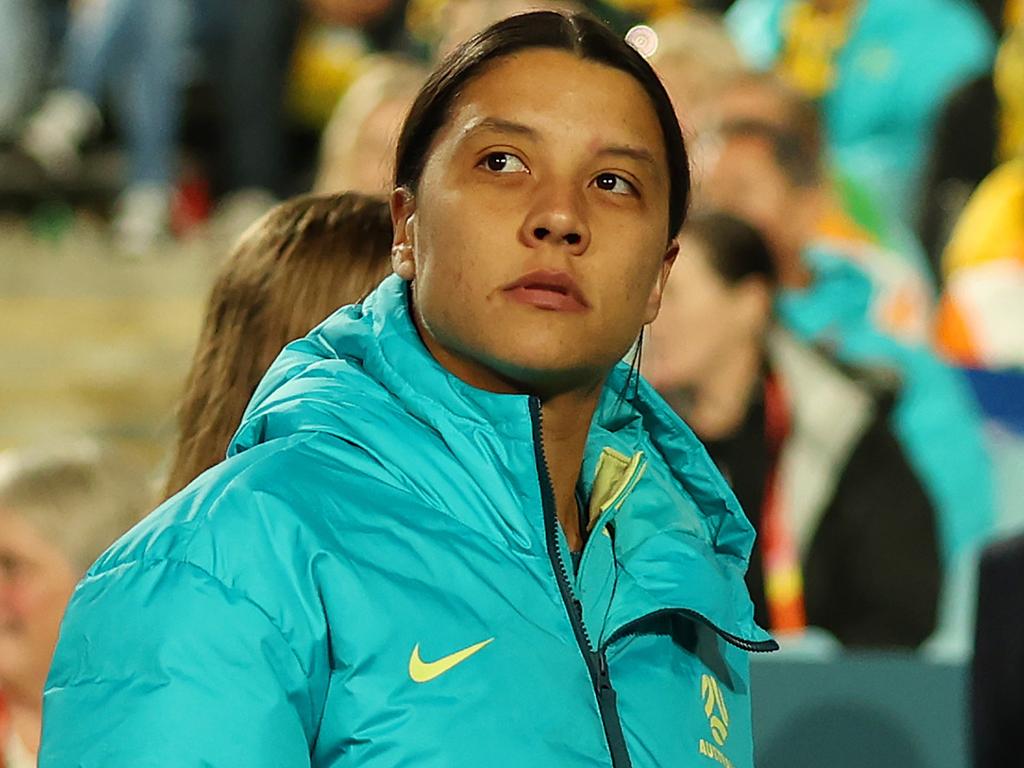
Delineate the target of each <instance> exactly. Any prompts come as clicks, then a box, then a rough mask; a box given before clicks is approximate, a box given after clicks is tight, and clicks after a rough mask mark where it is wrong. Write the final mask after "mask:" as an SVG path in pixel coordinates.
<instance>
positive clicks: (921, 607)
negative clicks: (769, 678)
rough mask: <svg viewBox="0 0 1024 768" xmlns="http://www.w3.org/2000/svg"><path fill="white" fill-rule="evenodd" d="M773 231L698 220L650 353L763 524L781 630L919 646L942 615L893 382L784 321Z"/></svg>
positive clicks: (764, 618)
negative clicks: (881, 383)
mask: <svg viewBox="0 0 1024 768" xmlns="http://www.w3.org/2000/svg"><path fill="white" fill-rule="evenodd" d="M775 284H776V276H775V268H774V266H773V262H772V258H771V255H770V254H769V251H768V248H767V246H766V245H765V242H764V240H763V239H762V238H761V237H760V236H759V235H758V234H757V232H756V231H755V230H754V229H753V228H752V227H750V226H749V225H747V224H746V223H745V222H743V221H740V220H739V219H736V218H734V217H732V216H730V215H728V214H724V213H712V214H707V215H704V216H701V217H698V218H696V219H694V220H692V221H691V222H689V223H688V225H687V227H686V228H685V229H684V230H683V236H682V238H681V253H680V257H679V261H678V263H677V264H676V266H675V269H674V270H673V273H672V276H671V278H670V279H669V282H668V285H667V286H666V289H665V297H664V302H663V303H662V311H661V313H660V314H659V316H658V320H657V321H656V322H655V323H654V325H653V327H652V329H651V337H650V339H649V340H648V344H647V346H646V349H645V352H646V353H647V354H648V362H649V366H648V374H649V376H650V380H651V383H652V384H654V386H655V387H656V388H657V389H658V390H659V391H660V392H661V393H662V394H663V395H664V396H665V397H666V399H667V400H668V401H669V402H670V403H671V404H672V406H673V407H674V408H675V409H676V411H677V412H678V413H680V414H681V415H683V416H685V418H686V420H687V423H688V424H690V425H691V426H692V427H693V429H694V431H695V432H696V433H697V435H699V436H700V438H701V439H702V440H703V441H704V444H705V445H706V446H707V448H708V451H709V452H710V454H711V457H712V458H713V459H714V460H715V462H716V464H718V466H719V468H720V469H721V470H722V471H723V473H724V474H725V475H726V477H727V478H729V481H730V484H731V485H732V487H733V490H734V491H735V492H736V495H737V496H738V497H739V500H740V502H741V503H742V505H743V508H744V510H746V512H747V514H748V515H749V516H750V519H751V522H752V523H753V524H754V527H755V528H756V529H757V532H758V546H757V549H756V551H755V552H754V555H753V557H752V559H751V567H750V570H749V572H748V574H747V583H748V584H749V586H750V592H751V594H752V596H753V597H754V605H755V607H756V610H755V616H756V617H757V619H758V621H759V622H762V623H764V624H765V625H769V626H770V627H771V628H772V630H773V631H777V632H795V631H799V630H802V629H803V628H804V627H805V626H806V625H813V626H817V627H822V628H824V629H827V630H828V631H830V632H831V633H832V634H834V635H835V636H836V637H837V638H838V639H839V640H840V641H842V642H843V643H844V644H847V645H855V646H886V647H889V646H905V647H914V646H917V645H919V644H920V643H921V642H922V641H923V640H924V639H925V638H926V637H927V636H928V635H929V634H930V633H931V631H932V629H933V628H934V626H935V613H936V603H937V599H938V589H939V584H940V566H939V556H938V551H937V534H936V524H935V514H934V510H933V509H932V506H931V504H930V503H929V501H928V498H927V496H926V495H925V493H924V491H923V490H922V486H921V483H920V481H919V480H918V478H917V477H916V475H915V474H914V472H913V470H912V469H911V468H910V466H909V464H908V463H907V460H906V458H905V456H904V455H903V453H902V451H901V450H900V447H899V444H898V443H897V441H896V439H895V438H894V436H893V434H892V431H891V429H890V427H889V421H888V417H889V410H890V408H889V406H888V404H887V402H886V401H887V399H888V400H890V401H891V396H889V397H888V398H887V393H885V392H884V391H882V390H881V389H880V388H879V387H878V386H876V385H872V383H871V382H869V381H868V380H867V378H866V377H865V376H864V375H859V376H858V375H856V374H854V372H852V371H850V370H847V369H842V368H840V367H839V366H838V365H837V364H836V363H835V362H833V361H832V360H830V359H829V358H828V357H826V356H825V355H824V354H823V353H821V352H820V351H818V350H816V349H814V348H811V347H808V346H806V345H805V344H802V343H800V342H798V341H797V340H796V339H794V338H793V337H792V336H790V335H789V334H787V333H786V332H784V331H782V330H781V329H778V328H775V327H774V326H773V324H772V319H771V317H772V299H773V295H774V287H775Z"/></svg>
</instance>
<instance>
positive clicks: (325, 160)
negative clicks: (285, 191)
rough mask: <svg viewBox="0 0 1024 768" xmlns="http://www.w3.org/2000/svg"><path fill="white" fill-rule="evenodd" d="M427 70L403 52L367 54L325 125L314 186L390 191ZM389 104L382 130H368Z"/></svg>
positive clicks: (318, 188)
mask: <svg viewBox="0 0 1024 768" xmlns="http://www.w3.org/2000/svg"><path fill="white" fill-rule="evenodd" d="M427 74H428V73H427V70H426V68H425V67H423V66H422V65H421V64H419V63H417V62H415V61H413V60H411V59H408V58H405V57H402V56H395V55H388V54H379V55H376V56H369V57H367V59H366V61H365V62H364V64H363V65H362V71H361V72H360V74H359V75H358V76H356V78H355V80H353V81H352V84H351V85H350V86H349V87H348V90H346V91H345V95H344V96H342V97H341V99H340V100H339V102H338V104H337V106H336V107H335V108H334V112H333V113H332V114H331V119H330V120H329V121H328V123H327V127H326V128H325V129H324V133H323V138H322V139H321V143H320V164H319V168H318V170H317V177H316V182H315V183H314V185H313V189H314V191H316V192H339V191H342V190H349V191H355V192H363V193H367V194H382V193H384V192H387V191H390V185H391V178H392V176H393V173H392V167H391V166H392V164H393V163H394V154H395V144H396V143H397V141H398V133H399V131H400V130H401V127H402V120H403V119H404V117H405V113H406V112H408V111H409V107H411V106H412V102H413V99H415V98H416V94H417V92H418V91H419V89H420V86H421V85H422V84H423V81H424V80H426V77H427ZM389 107H391V108H392V112H393V114H390V115H388V114H384V116H383V117H384V120H385V122H386V123H387V125H386V126H384V130H383V131H382V132H381V131H374V132H373V133H372V134H371V135H369V136H367V135H365V133H364V131H365V128H366V127H367V125H368V123H369V121H370V120H372V119H374V117H375V116H377V115H379V114H380V110H382V109H383V110H387V109H388V108H389ZM371 127H376V126H371Z"/></svg>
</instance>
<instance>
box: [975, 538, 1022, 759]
mask: <svg viewBox="0 0 1024 768" xmlns="http://www.w3.org/2000/svg"><path fill="white" fill-rule="evenodd" d="M1021 584H1024V534H1018V535H1016V536H1014V537H1012V538H1009V539H1006V540H1004V541H999V542H996V543H994V544H991V545H990V546H988V547H987V548H986V549H985V551H984V552H983V553H982V556H981V562H980V567H979V575H978V594H977V615H976V620H975V627H974V654H973V657H972V659H971V687H970V688H971V689H970V696H971V722H970V725H971V752H972V756H973V758H974V761H973V763H972V766H973V768H1004V766H1010V765H1017V764H1018V763H1019V762H1020V751H1021V750H1020V725H1021V723H1022V722H1024V591H1021V588H1020V585H1021Z"/></svg>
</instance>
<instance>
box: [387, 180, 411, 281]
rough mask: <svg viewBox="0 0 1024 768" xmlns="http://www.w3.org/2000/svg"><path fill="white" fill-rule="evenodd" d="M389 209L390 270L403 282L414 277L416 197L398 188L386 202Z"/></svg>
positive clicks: (405, 189) (407, 190)
mask: <svg viewBox="0 0 1024 768" xmlns="http://www.w3.org/2000/svg"><path fill="white" fill-rule="evenodd" d="M388 204H389V207H390V208H391V225H392V229H393V230H394V235H393V236H392V240H391V268H392V269H393V270H394V271H395V274H396V275H398V276H399V277H401V278H402V279H403V280H412V279H413V278H414V277H415V276H416V260H415V255H416V248H415V240H416V238H415V234H414V232H415V224H414V220H415V215H416V197H415V196H414V195H413V193H412V192H411V191H410V190H409V189H407V188H406V187H398V188H397V189H395V191H394V192H392V193H391V197H390V199H389V200H388Z"/></svg>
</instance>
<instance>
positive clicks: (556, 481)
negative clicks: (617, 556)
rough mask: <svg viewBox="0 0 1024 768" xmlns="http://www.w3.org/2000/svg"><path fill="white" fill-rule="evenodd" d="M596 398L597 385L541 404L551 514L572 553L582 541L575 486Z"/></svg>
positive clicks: (597, 396)
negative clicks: (553, 501)
mask: <svg viewBox="0 0 1024 768" xmlns="http://www.w3.org/2000/svg"><path fill="white" fill-rule="evenodd" d="M600 396H601V387H600V386H597V387H595V388H592V389H585V390H578V391H571V392H566V393H564V394H560V395H555V396H552V397H548V398H545V399H544V401H543V404H542V408H543V411H544V431H543V439H544V457H545V459H547V465H548V473H549V475H550V476H551V487H552V490H553V492H554V494H555V513H556V514H557V516H558V521H559V522H560V523H561V524H562V530H563V531H565V536H566V539H567V540H568V542H569V548H570V549H571V550H573V551H574V552H578V551H579V550H580V549H582V548H583V544H584V541H585V540H586V533H587V532H586V531H585V530H580V524H579V515H578V513H577V508H576V484H577V481H578V480H579V476H580V467H581V466H582V465H583V452H584V450H585V449H586V445H587V436H588V435H589V433H590V422H591V420H592V419H593V417H594V411H595V410H596V409H597V403H598V400H599V398H600Z"/></svg>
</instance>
